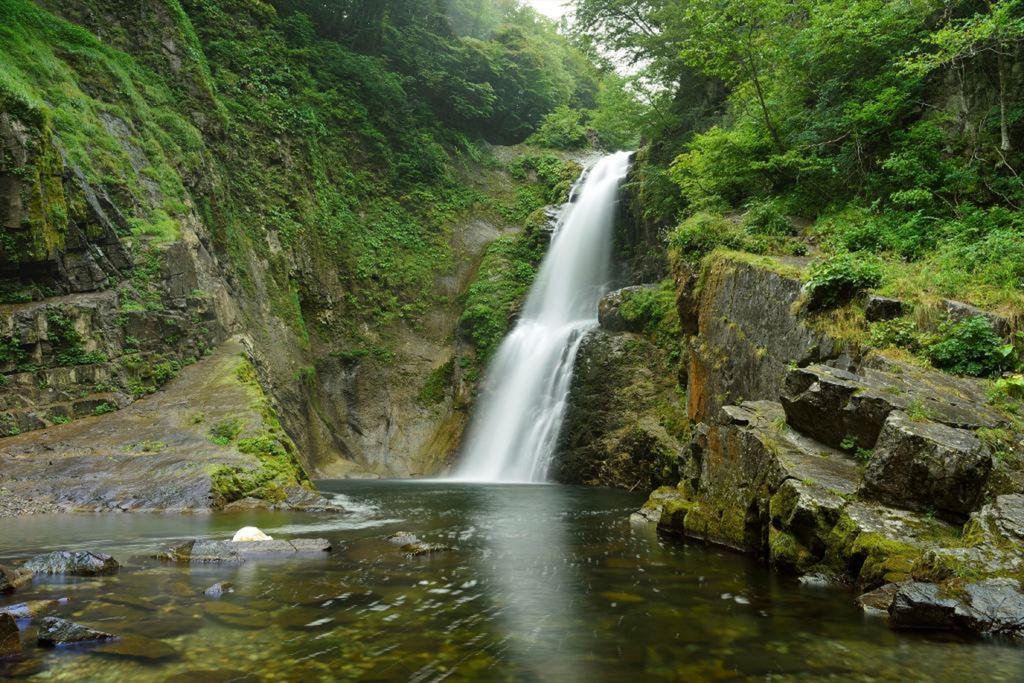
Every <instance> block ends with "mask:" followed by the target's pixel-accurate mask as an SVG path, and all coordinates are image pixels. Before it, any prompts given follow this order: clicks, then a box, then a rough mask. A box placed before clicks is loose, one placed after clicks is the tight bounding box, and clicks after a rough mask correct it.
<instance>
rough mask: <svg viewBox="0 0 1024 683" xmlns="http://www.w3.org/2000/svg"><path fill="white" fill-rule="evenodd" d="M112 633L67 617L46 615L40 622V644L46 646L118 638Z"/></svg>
mask: <svg viewBox="0 0 1024 683" xmlns="http://www.w3.org/2000/svg"><path fill="white" fill-rule="evenodd" d="M116 637H117V636H115V635H114V634H112V633H106V632H104V631H98V630H96V629H94V628H89V627H88V626H83V625H82V624H76V623H75V622H73V621H68V620H67V619H59V618H57V617H46V618H45V619H43V620H42V622H40V624H39V644H40V645H46V646H51V647H52V646H54V645H70V644H72V643H86V642H92V641H99V640H112V639H114V638H116Z"/></svg>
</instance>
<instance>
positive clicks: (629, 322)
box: [597, 285, 657, 332]
mask: <svg viewBox="0 0 1024 683" xmlns="http://www.w3.org/2000/svg"><path fill="white" fill-rule="evenodd" d="M654 289H657V285H634V286H632V287H623V288H622V289H616V290H614V291H612V292H608V293H607V294H605V295H604V296H603V297H601V300H600V301H599V302H598V304H597V320H598V322H600V323H601V327H603V328H604V329H606V330H608V331H609V332H642V331H643V329H644V326H645V325H646V324H647V322H648V320H646V319H645V318H644V317H643V316H632V315H629V314H628V313H629V312H628V311H627V312H626V313H625V314H624V312H623V306H625V305H628V302H629V300H630V299H631V298H632V297H633V296H634V295H636V294H640V293H643V292H645V291H651V290H654Z"/></svg>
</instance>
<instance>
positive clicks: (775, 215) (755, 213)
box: [743, 201, 796, 237]
mask: <svg viewBox="0 0 1024 683" xmlns="http://www.w3.org/2000/svg"><path fill="white" fill-rule="evenodd" d="M743 227H744V228H745V229H746V231H747V232H748V233H750V234H752V235H772V236H775V237H792V236H793V235H795V234H796V226H795V225H793V221H791V220H789V218H787V217H786V214H784V213H783V212H782V211H781V210H779V207H778V206H777V205H776V203H775V202H765V201H758V202H751V203H750V204H749V205H748V207H747V212H746V213H745V214H743Z"/></svg>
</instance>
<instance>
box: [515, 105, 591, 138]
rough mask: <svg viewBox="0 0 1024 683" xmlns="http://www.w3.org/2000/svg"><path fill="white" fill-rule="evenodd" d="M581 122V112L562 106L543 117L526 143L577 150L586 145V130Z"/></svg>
mask: <svg viewBox="0 0 1024 683" xmlns="http://www.w3.org/2000/svg"><path fill="white" fill-rule="evenodd" d="M582 121H583V113H582V112H580V111H577V110H575V109H570V108H569V107H567V106H564V105H563V106H560V107H556V108H555V109H554V110H552V111H551V112H550V113H549V114H548V115H547V116H545V117H544V120H543V121H541V124H540V126H539V127H538V128H537V132H535V133H534V134H533V135H531V136H530V138H529V140H528V142H529V143H530V144H534V145H538V146H541V147H552V148H554V149H579V148H580V147H583V146H585V145H586V144H587V129H586V128H584V127H583V123H582Z"/></svg>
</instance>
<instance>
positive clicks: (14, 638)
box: [0, 614, 21, 659]
mask: <svg viewBox="0 0 1024 683" xmlns="http://www.w3.org/2000/svg"><path fill="white" fill-rule="evenodd" d="M20 654H21V634H20V632H19V631H18V624H17V622H15V621H14V617H12V616H11V615H10V614H0V659H4V658H6V657H17V656H18V655H20Z"/></svg>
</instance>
